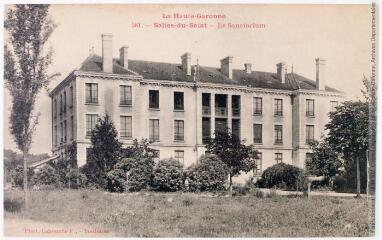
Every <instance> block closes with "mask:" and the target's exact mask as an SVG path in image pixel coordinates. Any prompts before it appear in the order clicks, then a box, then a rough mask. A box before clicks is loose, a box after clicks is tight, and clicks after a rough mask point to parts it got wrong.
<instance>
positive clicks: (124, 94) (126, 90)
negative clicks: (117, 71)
mask: <svg viewBox="0 0 382 240" xmlns="http://www.w3.org/2000/svg"><path fill="white" fill-rule="evenodd" d="M119 88H120V100H121V101H120V104H121V105H131V104H132V94H131V86H126V85H121V86H120V87H119Z"/></svg>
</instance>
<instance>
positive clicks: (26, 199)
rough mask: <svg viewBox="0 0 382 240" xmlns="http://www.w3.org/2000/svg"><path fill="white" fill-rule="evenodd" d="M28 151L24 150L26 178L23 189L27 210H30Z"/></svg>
mask: <svg viewBox="0 0 382 240" xmlns="http://www.w3.org/2000/svg"><path fill="white" fill-rule="evenodd" d="M27 154H28V153H27V151H26V150H25V148H24V149H23V165H24V169H23V173H24V174H23V175H24V178H23V188H24V206H25V209H28V206H29V196H28V166H27Z"/></svg>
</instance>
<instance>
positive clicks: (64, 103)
mask: <svg viewBox="0 0 382 240" xmlns="http://www.w3.org/2000/svg"><path fill="white" fill-rule="evenodd" d="M63 111H64V112H66V92H65V91H64V110H63Z"/></svg>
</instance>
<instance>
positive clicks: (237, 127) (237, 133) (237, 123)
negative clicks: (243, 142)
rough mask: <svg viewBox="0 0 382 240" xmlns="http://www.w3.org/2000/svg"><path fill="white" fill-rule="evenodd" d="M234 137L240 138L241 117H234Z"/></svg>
mask: <svg viewBox="0 0 382 240" xmlns="http://www.w3.org/2000/svg"><path fill="white" fill-rule="evenodd" d="M231 129H232V137H235V138H236V139H237V140H240V119H232V128H231Z"/></svg>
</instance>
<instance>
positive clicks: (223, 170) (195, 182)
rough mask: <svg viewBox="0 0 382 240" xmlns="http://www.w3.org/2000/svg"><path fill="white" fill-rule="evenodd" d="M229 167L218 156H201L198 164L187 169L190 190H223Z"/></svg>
mask: <svg viewBox="0 0 382 240" xmlns="http://www.w3.org/2000/svg"><path fill="white" fill-rule="evenodd" d="M227 176H228V167H227V165H226V164H225V163H223V162H222V161H221V160H220V159H219V158H218V157H217V156H214V155H212V156H201V157H200V160H199V162H198V163H197V164H196V165H192V166H191V167H189V169H188V170H187V180H188V188H189V191H193V192H195V191H222V190H225V187H224V184H225V182H226V180H227Z"/></svg>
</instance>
